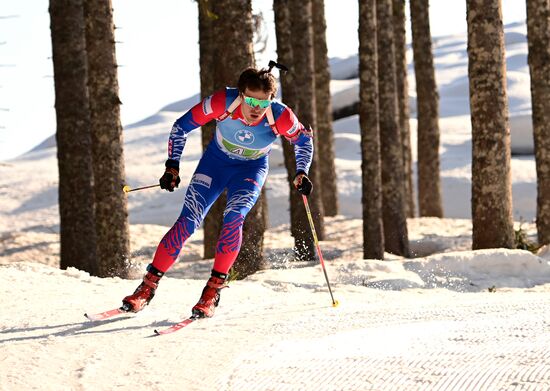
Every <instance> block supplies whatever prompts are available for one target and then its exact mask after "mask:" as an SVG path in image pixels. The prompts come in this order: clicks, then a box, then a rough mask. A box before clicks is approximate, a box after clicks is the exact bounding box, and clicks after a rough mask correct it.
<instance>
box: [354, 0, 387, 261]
mask: <svg viewBox="0 0 550 391" xmlns="http://www.w3.org/2000/svg"><path fill="white" fill-rule="evenodd" d="M376 30H377V27H376V0H359V83H360V87H359V91H360V92H359V94H360V99H359V102H360V105H359V120H360V124H361V172H362V197H361V203H362V205H363V257H364V258H366V259H384V232H383V231H384V227H383V220H382V174H381V161H380V133H379V125H378V118H379V114H378V53H377V51H378V49H377V42H376V40H377V38H376V36H377V33H376Z"/></svg>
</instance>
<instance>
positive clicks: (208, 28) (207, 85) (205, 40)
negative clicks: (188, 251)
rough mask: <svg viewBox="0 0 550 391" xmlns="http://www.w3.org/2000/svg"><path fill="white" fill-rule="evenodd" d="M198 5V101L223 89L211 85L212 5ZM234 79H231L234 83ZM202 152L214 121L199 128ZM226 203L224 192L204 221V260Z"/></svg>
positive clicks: (201, 1)
mask: <svg viewBox="0 0 550 391" xmlns="http://www.w3.org/2000/svg"><path fill="white" fill-rule="evenodd" d="M197 3H198V6H199V52H200V61H199V62H200V79H201V99H203V98H205V97H207V96H210V95H211V94H212V93H213V92H214V91H216V90H217V89H220V88H223V87H225V86H226V84H224V83H223V82H217V83H216V82H215V78H216V74H215V73H214V72H213V67H214V63H215V58H216V52H217V50H216V35H215V34H216V31H215V30H214V27H215V26H216V24H215V20H216V18H217V17H219V16H218V15H216V14H214V9H213V7H214V6H213V4H212V2H211V1H210V0H198V1H197ZM237 77H238V75H237V76H233V79H234V80H231V82H233V83H236V78H237ZM201 131H202V132H201V137H202V149H203V151H204V150H206V147H207V146H208V144H209V143H210V141H212V139H213V138H214V134H215V132H216V122H214V121H211V122H209V123H207V124H205V125H203V126H202V127H201ZM226 202H227V198H226V192H225V191H224V192H223V194H222V195H221V196H220V197H219V198H218V200H217V201H216V202H214V204H213V205H212V207H211V208H210V211H209V212H208V213H207V215H206V216H205V218H204V224H203V226H204V243H203V246H204V258H205V259H210V258H214V256H215V255H216V244H217V242H218V237H219V235H220V232H221V229H222V221H223V219H222V216H223V210H224V209H225V204H226Z"/></svg>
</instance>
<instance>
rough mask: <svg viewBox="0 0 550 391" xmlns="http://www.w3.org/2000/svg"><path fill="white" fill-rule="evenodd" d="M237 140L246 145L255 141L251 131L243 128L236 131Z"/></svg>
mask: <svg viewBox="0 0 550 391" xmlns="http://www.w3.org/2000/svg"><path fill="white" fill-rule="evenodd" d="M235 140H237V141H238V142H239V143H241V144H244V145H250V144H252V143H253V142H254V135H253V134H252V132H251V131H249V130H246V129H241V130H239V131H238V132H237V133H235Z"/></svg>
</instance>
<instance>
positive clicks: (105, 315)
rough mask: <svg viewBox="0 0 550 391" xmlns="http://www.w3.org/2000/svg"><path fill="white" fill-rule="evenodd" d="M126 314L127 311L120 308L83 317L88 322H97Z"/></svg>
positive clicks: (86, 314)
mask: <svg viewBox="0 0 550 391" xmlns="http://www.w3.org/2000/svg"><path fill="white" fill-rule="evenodd" d="M128 312H129V311H128V310H127V309H126V308H124V307H120V308H115V309H112V310H109V311H105V312H99V313H97V314H88V313H85V314H84V316H85V317H86V318H88V319H89V320H92V321H97V320H105V319H109V318H112V317H114V316H117V315H122V314H127V313H128Z"/></svg>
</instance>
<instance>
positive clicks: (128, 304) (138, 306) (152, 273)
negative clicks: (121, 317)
mask: <svg viewBox="0 0 550 391" xmlns="http://www.w3.org/2000/svg"><path fill="white" fill-rule="evenodd" d="M163 275H164V273H163V272H161V271H160V270H158V269H157V268H155V267H154V266H153V265H149V266H147V273H146V274H145V276H144V277H143V282H142V283H141V284H139V286H138V287H137V289H136V290H135V292H134V293H133V294H131V295H130V296H126V297H125V298H124V299H122V308H125V309H127V311H131V312H139V311H141V310H142V309H143V308H144V307H145V306H146V305H147V304H149V302H150V301H151V300H152V299H153V297H154V296H155V291H156V289H157V287H158V282H159V280H160V278H161V277H162V276H163Z"/></svg>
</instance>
